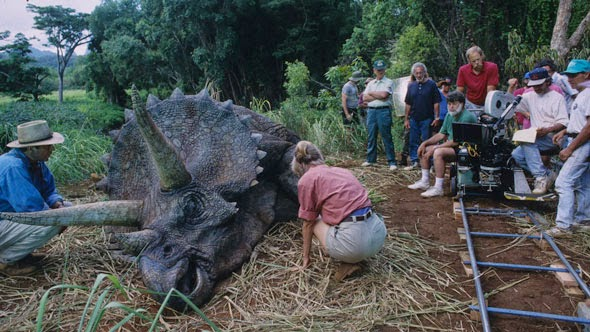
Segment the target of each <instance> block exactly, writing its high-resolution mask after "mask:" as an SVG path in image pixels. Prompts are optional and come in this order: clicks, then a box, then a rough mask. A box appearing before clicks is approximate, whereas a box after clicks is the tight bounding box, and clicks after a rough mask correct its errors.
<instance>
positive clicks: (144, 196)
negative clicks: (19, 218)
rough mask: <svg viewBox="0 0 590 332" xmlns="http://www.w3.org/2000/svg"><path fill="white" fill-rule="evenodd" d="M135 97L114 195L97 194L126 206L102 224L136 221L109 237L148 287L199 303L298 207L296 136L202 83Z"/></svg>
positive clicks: (113, 172)
mask: <svg viewBox="0 0 590 332" xmlns="http://www.w3.org/2000/svg"><path fill="white" fill-rule="evenodd" d="M133 104H134V112H133V113H131V112H130V113H128V116H127V120H126V123H125V125H124V126H123V128H122V129H121V130H120V132H119V133H118V135H117V137H116V140H115V145H114V148H113V152H112V153H111V155H110V157H109V158H107V159H108V160H109V173H108V177H107V178H106V179H105V181H104V183H103V184H104V187H105V189H106V190H107V192H108V193H109V196H110V198H111V199H112V200H113V201H111V202H107V203H102V204H123V205H124V206H125V207H126V209H124V210H125V213H124V214H123V213H118V214H117V216H111V215H109V217H108V218H102V219H103V220H102V224H105V225H106V224H110V225H122V224H128V223H129V222H136V223H138V224H139V225H140V227H139V230H137V231H135V232H130V233H119V234H117V235H116V238H117V239H118V240H119V241H120V242H121V243H122V244H123V246H124V248H125V250H126V251H127V253H130V254H132V255H134V256H137V261H138V265H139V268H140V270H141V275H142V278H143V280H144V283H145V285H146V286H147V287H148V288H149V289H151V290H153V291H155V292H156V293H155V295H154V297H155V298H156V299H158V300H160V301H162V300H163V299H164V297H165V296H166V293H168V292H169V291H170V290H171V289H172V288H174V289H177V290H178V291H180V292H182V293H183V294H185V295H186V296H188V297H189V298H190V299H191V300H192V301H193V302H194V303H196V304H197V305H200V304H202V303H204V302H206V301H207V300H209V299H210V297H211V296H212V294H213V290H214V286H215V284H216V283H217V281H219V280H222V279H223V278H225V277H227V276H229V275H230V274H231V272H232V271H234V270H235V269H236V268H238V267H239V266H240V265H241V264H242V263H243V262H244V261H245V260H246V259H247V258H248V257H249V256H250V254H251V252H252V250H253V248H254V246H255V245H256V243H257V242H258V241H259V240H260V239H261V238H262V236H263V235H264V232H265V231H266V230H267V229H268V228H269V227H270V225H271V224H272V223H273V222H274V221H277V220H284V219H288V218H292V217H294V216H295V215H296V212H297V197H296V183H297V179H296V177H295V176H294V175H292V173H291V171H290V167H289V162H290V160H291V158H292V148H293V146H294V145H293V137H296V136H295V135H290V136H289V137H283V136H284V135H283V134H280V133H284V132H285V131H282V130H277V128H278V127H280V126H279V125H276V124H273V123H272V122H270V120H268V119H266V118H262V117H259V116H258V115H252V116H251V115H248V114H246V115H248V116H245V113H244V112H246V111H244V110H245V109H235V108H238V107H237V106H236V107H234V106H233V105H232V104H231V103H218V102H215V101H213V100H212V99H211V98H210V97H209V96H208V94H207V93H206V91H202V92H201V93H199V94H198V95H196V96H184V95H183V94H182V93H181V92H180V91H179V90H175V92H174V93H173V94H172V96H171V97H170V98H169V99H166V100H163V101H161V100H159V99H157V98H155V97H152V96H150V97H149V98H148V105H147V107H146V106H144V104H143V103H142V102H141V100H140V98H139V96H138V93H137V91H136V90H135V89H133ZM247 112H251V111H249V110H248V111H247ZM247 112H246V113H247ZM252 117H254V119H255V120H252ZM278 129H280V128H278ZM277 133H279V134H277ZM125 204H127V205H125ZM128 205H129V206H131V207H129V206H128ZM101 208H102V209H105V207H104V206H102V207H101ZM62 210H69V209H62ZM51 212H53V211H51ZM123 216H124V217H125V218H123ZM11 218H12V217H11ZM99 219H100V218H99ZM107 219H108V220H107ZM12 220H14V218H12ZM45 224H48V223H45ZM52 224H56V223H55V222H54V223H52ZM168 305H170V306H172V307H176V308H183V307H184V302H183V301H182V300H181V299H180V298H173V299H172V300H171V302H169V303H168Z"/></svg>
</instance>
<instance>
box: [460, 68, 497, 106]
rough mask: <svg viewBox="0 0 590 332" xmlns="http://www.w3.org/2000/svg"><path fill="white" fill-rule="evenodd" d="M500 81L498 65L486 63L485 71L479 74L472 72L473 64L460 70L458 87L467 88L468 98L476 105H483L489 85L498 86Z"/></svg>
mask: <svg viewBox="0 0 590 332" xmlns="http://www.w3.org/2000/svg"><path fill="white" fill-rule="evenodd" d="M499 81H500V77H499V75H498V65H496V64H495V63H493V62H488V61H484V62H483V69H482V70H481V72H480V73H479V74H475V73H474V72H473V70H471V64H466V65H463V66H461V67H460V68H459V74H458V75H457V86H458V87H464V88H467V94H466V96H465V97H466V98H467V100H469V101H470V102H472V103H474V104H476V105H483V104H484V103H485V101H486V95H487V93H488V85H493V86H497V85H498V82H499Z"/></svg>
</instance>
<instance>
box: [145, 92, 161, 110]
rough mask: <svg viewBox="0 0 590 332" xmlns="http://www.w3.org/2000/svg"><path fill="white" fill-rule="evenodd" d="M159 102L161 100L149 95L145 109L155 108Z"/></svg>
mask: <svg viewBox="0 0 590 332" xmlns="http://www.w3.org/2000/svg"><path fill="white" fill-rule="evenodd" d="M159 102H161V100H160V99H158V97H156V96H154V95H152V94H150V95H149V96H148V99H147V107H148V108H149V107H153V106H156V104H158V103H159Z"/></svg>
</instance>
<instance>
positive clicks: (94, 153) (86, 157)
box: [0, 91, 124, 183]
mask: <svg viewBox="0 0 590 332" xmlns="http://www.w3.org/2000/svg"><path fill="white" fill-rule="evenodd" d="M50 98H51V99H53V100H45V101H41V102H15V101H10V100H4V99H3V100H0V123H1V124H2V125H1V126H0V144H1V146H2V148H3V152H6V151H7V150H8V148H6V144H7V143H9V142H10V141H13V140H15V139H16V138H17V136H16V127H17V126H18V125H19V124H21V123H24V122H28V121H32V120H38V119H43V120H47V122H48V123H49V126H50V127H51V129H52V130H54V131H57V132H59V133H61V134H63V135H64V137H65V142H64V143H63V144H60V145H59V146H57V147H56V150H55V151H54V153H53V156H52V157H51V159H50V160H49V162H48V166H49V167H50V168H51V170H52V172H53V174H54V175H55V178H56V181H57V182H58V183H72V182H78V181H81V180H83V179H86V178H88V177H89V175H90V174H91V173H104V172H105V171H106V169H105V166H104V165H103V163H102V162H101V161H100V157H101V156H102V155H104V154H105V153H107V152H108V151H109V149H110V147H111V142H110V138H108V136H107V135H106V134H107V133H108V131H109V130H110V129H112V128H117V127H120V126H121V124H122V123H123V120H124V113H123V110H122V109H121V108H117V107H114V106H112V105H107V104H104V103H102V102H99V101H96V100H92V99H90V98H88V97H87V96H86V94H85V93H84V92H83V91H66V94H65V96H64V103H63V104H61V105H59V104H57V102H56V96H52V97H50Z"/></svg>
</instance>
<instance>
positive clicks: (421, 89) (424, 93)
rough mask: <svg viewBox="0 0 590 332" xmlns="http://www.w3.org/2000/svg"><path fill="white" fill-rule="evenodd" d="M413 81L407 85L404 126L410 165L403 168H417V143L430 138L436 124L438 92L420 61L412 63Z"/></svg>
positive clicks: (407, 169)
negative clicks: (407, 137) (406, 130)
mask: <svg viewBox="0 0 590 332" xmlns="http://www.w3.org/2000/svg"><path fill="white" fill-rule="evenodd" d="M412 76H414V78H415V81H413V82H411V83H410V84H409V85H408V92H407V93H406V98H405V100H404V102H405V103H406V118H405V121H404V126H405V127H406V129H409V130H410V145H409V147H410V165H409V166H407V167H405V168H404V170H406V171H410V170H413V169H415V168H416V169H417V168H418V167H419V166H420V165H419V163H418V145H420V143H421V142H422V141H425V140H427V139H428V138H430V134H431V133H432V128H431V127H434V126H436V125H437V124H438V116H439V106H440V99H441V98H440V92H439V91H438V88H437V86H436V83H434V81H433V80H431V79H430V78H428V70H427V69H426V66H425V65H424V64H423V63H421V62H416V63H414V64H413V65H412Z"/></svg>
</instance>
